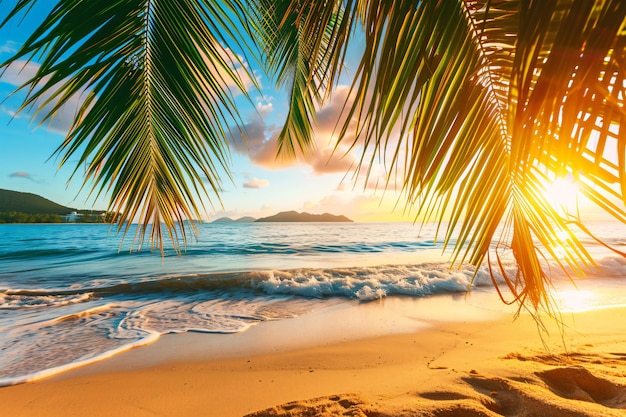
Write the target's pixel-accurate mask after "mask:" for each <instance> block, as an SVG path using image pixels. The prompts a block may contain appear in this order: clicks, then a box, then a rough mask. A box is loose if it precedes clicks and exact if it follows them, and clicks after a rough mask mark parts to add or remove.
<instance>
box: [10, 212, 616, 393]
mask: <svg viewBox="0 0 626 417" xmlns="http://www.w3.org/2000/svg"><path fill="white" fill-rule="evenodd" d="M435 230H436V229H435V228H434V226H432V225H426V226H424V227H423V228H420V227H418V226H414V225H411V224H405V223H340V224H338V223H234V224H230V223H228V224H224V223H209V224H202V225H200V227H199V234H198V236H197V238H194V239H192V240H191V241H189V242H188V246H187V248H186V250H185V251H184V253H183V254H182V255H180V256H179V255H177V254H176V253H175V252H174V251H173V250H171V249H168V251H166V255H165V257H161V254H160V252H159V251H153V252H151V251H149V250H141V251H139V252H135V253H130V250H129V247H130V246H129V245H130V244H131V242H132V234H131V235H129V237H128V238H127V239H126V240H125V241H122V239H121V236H120V235H118V234H116V233H115V232H114V231H113V230H111V228H110V227H109V226H107V225H95V224H84V225H81V224H53V225H0V352H2V354H1V355H0V385H9V384H15V383H20V382H25V381H28V380H33V379H37V378H41V377H43V376H46V375H50V374H54V373H57V372H61V371H63V370H66V369H71V368H73V367H76V366H79V365H81V364H85V363H89V362H93V361H96V360H101V359H104V358H106V357H109V356H111V355H113V354H116V353H118V352H122V351H125V350H128V349H130V348H132V347H136V346H140V345H143V344H147V343H151V342H153V341H154V340H156V339H158V337H159V336H160V335H162V334H166V333H178V332H186V331H201V332H211V333H233V332H242V331H245V330H246V329H248V328H249V327H250V326H253V325H257V324H259V323H262V322H264V321H268V320H278V319H286V318H289V317H294V316H298V315H302V314H307V313H308V312H311V311H314V310H317V309H319V308H323V307H326V306H329V305H333V304H336V303H343V302H355V300H357V301H360V302H367V301H369V300H374V299H378V298H381V297H390V296H410V297H428V296H431V295H434V294H442V293H453V292H463V291H466V290H467V289H468V288H469V286H470V281H471V277H472V275H473V270H472V269H470V268H462V269H459V270H457V269H450V268H449V267H448V264H447V262H446V261H447V259H448V254H447V253H444V250H443V246H442V244H441V243H439V242H436V240H435ZM597 230H598V233H599V234H600V235H601V236H602V237H604V238H605V239H607V240H608V241H609V242H610V243H612V244H613V245H615V246H617V247H619V248H621V249H622V250H624V248H626V238H625V236H626V233H624V227H623V225H614V224H598V225H597ZM131 233H132V231H131ZM452 243H454V242H452ZM587 243H588V244H589V245H591V246H590V247H591V249H592V252H593V253H594V256H596V259H597V261H598V263H599V268H598V269H597V270H595V271H594V272H593V273H592V276H591V278H592V280H593V285H592V287H594V288H612V286H615V285H618V286H622V285H623V283H626V262H624V260H623V259H621V258H616V257H614V256H610V255H609V254H608V253H607V252H606V251H604V250H603V249H602V248H601V247H600V246H598V245H594V243H593V241H587ZM490 283H491V280H490V278H489V276H488V274H487V271H486V270H484V269H481V270H480V271H479V273H478V275H477V279H476V281H475V282H474V285H476V286H483V287H485V288H488V287H489V286H490V285H491V284H490ZM596 294H597V293H596ZM494 297H495V295H494ZM611 297H613V298H611ZM590 299H591V300H592V301H590V302H591V303H592V305H591V307H592V308H593V307H594V306H595V307H598V306H603V305H607V304H612V305H613V304H619V303H622V302H623V301H624V300H626V298H624V299H622V298H620V297H617V296H615V292H614V291H609V290H607V291H606V295H602V296H601V297H599V298H598V297H596V298H593V297H591V298H590Z"/></svg>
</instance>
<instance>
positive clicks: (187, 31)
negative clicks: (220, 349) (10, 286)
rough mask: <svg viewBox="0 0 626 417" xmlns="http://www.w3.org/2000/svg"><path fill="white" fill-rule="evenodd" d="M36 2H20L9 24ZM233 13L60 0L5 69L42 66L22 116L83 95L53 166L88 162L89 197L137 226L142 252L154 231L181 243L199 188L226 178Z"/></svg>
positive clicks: (233, 76) (237, 85) (224, 6)
mask: <svg viewBox="0 0 626 417" xmlns="http://www.w3.org/2000/svg"><path fill="white" fill-rule="evenodd" d="M34 3H35V2H34V1H33V0H21V1H19V2H18V4H17V5H16V6H15V9H14V10H13V11H12V12H11V14H10V15H9V16H8V18H12V17H14V16H15V15H17V14H18V13H19V12H20V11H21V10H23V9H27V8H29V7H31V6H32V5H33V4H34ZM233 14H235V15H237V14H239V15H240V16H244V15H245V11H244V9H243V8H242V6H241V5H240V4H239V3H238V2H237V1H236V0H234V1H226V2H221V1H220V2H211V1H190V0H181V1H175V2H161V1H144V0H124V1H115V2H113V1H107V2H96V1H78V0H61V1H59V2H58V3H57V4H56V6H55V7H54V8H53V10H52V11H51V13H50V15H49V16H48V18H47V19H46V20H45V21H44V22H43V23H42V24H41V26H40V27H38V28H37V29H36V30H35V31H34V32H33V34H32V35H31V36H30V38H29V39H28V40H27V41H26V42H25V44H24V45H23V46H22V48H21V49H20V50H19V51H18V52H17V53H16V54H15V56H13V57H12V58H11V59H10V60H8V61H7V62H5V63H4V64H3V66H4V67H6V66H7V65H10V64H11V63H15V62H16V61H18V60H19V59H22V58H26V59H32V58H35V59H39V63H40V67H39V70H38V72H37V74H36V75H35V76H34V77H33V78H32V79H31V80H29V81H28V82H27V83H25V84H24V85H23V86H22V88H23V89H28V93H29V94H28V97H27V98H26V100H25V102H24V105H23V107H22V109H24V108H26V107H28V106H31V105H34V106H37V107H38V108H39V109H45V108H46V106H47V105H51V106H52V110H51V111H49V112H48V113H46V114H43V115H42V123H43V122H45V121H47V120H50V119H51V118H53V117H54V116H55V113H56V112H57V111H58V110H59V109H60V108H61V107H62V106H63V105H64V104H66V103H67V102H68V100H69V99H70V98H71V97H73V96H75V95H82V96H83V97H84V101H83V103H82V107H81V109H80V112H79V114H78V115H77V117H76V120H75V123H74V125H73V126H72V128H71V130H70V131H69V133H68V135H67V138H66V139H65V141H64V142H63V144H62V145H61V146H60V147H59V148H58V151H57V152H59V153H60V154H61V156H62V157H61V165H63V164H65V163H67V161H68V160H69V159H70V158H72V157H73V155H75V154H78V155H79V163H78V164H77V170H78V167H81V166H83V165H85V164H86V166H87V169H86V172H87V174H86V176H87V180H89V179H91V180H93V183H94V186H93V192H94V193H95V195H99V194H101V193H110V195H111V201H110V209H111V210H113V211H114V212H117V213H119V216H120V217H119V222H120V223H119V225H120V226H119V227H120V228H122V227H123V228H124V229H125V231H127V230H128V228H129V225H130V223H131V221H133V220H137V221H138V223H139V224H140V225H141V228H139V229H138V232H137V235H136V237H137V238H138V242H137V243H138V245H139V246H140V245H141V243H142V242H143V238H144V236H145V235H146V233H148V232H149V233H150V237H151V241H152V244H153V246H154V245H157V246H160V247H161V249H162V248H163V244H162V235H163V228H162V224H163V225H164V226H165V230H167V233H168V234H169V237H170V239H171V240H172V241H174V243H175V245H176V246H178V244H179V243H178V242H179V240H180V239H181V238H182V241H183V243H184V241H185V239H186V232H185V227H177V226H176V225H177V224H179V225H180V224H182V223H183V222H184V221H185V220H187V219H194V218H199V217H200V209H201V208H203V204H202V200H201V196H202V195H205V194H206V193H207V187H206V185H205V183H208V186H209V189H211V190H212V191H214V192H215V194H217V192H218V190H219V189H220V177H221V176H223V175H224V174H225V175H229V174H228V144H227V142H226V132H225V130H224V129H223V126H226V125H227V124H228V123H229V122H232V120H233V119H235V120H238V115H237V112H236V107H235V103H234V97H233V93H234V92H245V90H246V86H245V85H244V82H245V81H244V80H243V79H242V77H241V76H240V75H239V73H238V72H237V71H235V70H234V67H235V66H236V65H240V64H241V63H238V62H236V61H233V60H232V59H230V58H229V55H228V53H227V52H228V51H227V50H226V49H225V48H224V47H223V46H222V43H223V42H225V41H228V42H230V43H231V44H235V42H234V41H233V39H236V38H237V37H238V35H239V34H238V32H236V31H235V29H234V28H236V27H238V26H237V25H238V24H239V23H237V22H234V21H233V20H232V19H231V17H230V16H231V15H233ZM239 26H241V25H240V24H239ZM234 59H236V58H234ZM249 78H250V79H252V77H251V76H249ZM231 89H232V91H231ZM75 173H76V171H75ZM87 180H86V181H87Z"/></svg>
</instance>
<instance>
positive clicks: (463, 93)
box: [342, 0, 626, 310]
mask: <svg viewBox="0 0 626 417" xmlns="http://www.w3.org/2000/svg"><path fill="white" fill-rule="evenodd" d="M625 7H626V5H625V4H624V3H623V2H620V1H617V0H615V1H596V2H593V1H591V2H589V1H579V0H552V1H545V2H544V1H542V2H526V1H488V0H484V1H469V0H467V1H463V0H459V1H449V2H440V1H422V2H418V3H415V2H411V1H392V2H384V3H382V4H381V3H378V2H363V3H362V7H361V8H360V9H359V13H360V15H359V16H360V19H361V21H362V22H363V30H364V31H365V35H366V47H365V53H364V55H363V58H362V61H361V64H360V66H359V72H358V78H357V79H356V80H355V82H354V84H353V87H352V89H353V92H354V95H355V96H356V97H357V100H356V101H355V104H354V106H352V107H351V108H350V109H349V117H347V120H348V123H350V122H352V121H353V120H354V119H356V120H358V123H357V125H358V127H357V129H358V132H357V140H359V141H363V143H364V147H365V150H366V153H368V154H369V155H370V157H369V159H367V158H364V159H362V160H361V166H370V165H371V164H373V163H375V159H374V158H377V157H380V158H381V159H382V160H383V161H385V163H386V164H388V165H387V171H393V170H394V169H395V170H400V171H402V176H403V177H404V179H405V182H404V190H405V191H406V195H407V197H408V201H409V203H410V204H415V205H416V206H417V208H418V212H417V215H418V217H424V218H426V219H429V218H433V217H434V218H435V219H436V220H438V221H439V222H440V224H442V223H443V222H444V220H446V218H448V217H449V219H450V222H449V226H448V228H447V230H446V235H445V243H446V245H447V244H448V243H449V242H451V239H452V237H453V236H457V240H456V243H455V245H454V248H453V258H452V261H453V263H458V264H460V263H463V262H470V263H472V264H474V265H480V264H482V263H483V262H484V261H485V257H486V256H487V254H488V253H489V251H491V250H495V257H491V258H490V260H491V261H494V262H496V264H497V265H504V264H503V262H504V258H503V257H504V256H506V254H509V253H512V255H513V257H514V260H515V262H516V264H517V266H518V269H517V272H516V273H515V274H514V275H513V276H509V275H507V273H506V270H505V268H502V272H503V273H504V275H505V279H506V280H507V284H508V287H509V289H510V290H511V292H512V294H513V298H514V300H515V301H518V302H519V303H520V304H521V305H526V306H529V307H532V308H535V309H537V308H541V307H543V308H545V309H547V310H550V300H549V296H548V291H547V287H548V286H549V285H550V278H549V276H548V272H547V271H546V270H545V265H543V263H542V262H543V260H544V259H553V260H556V262H557V263H558V264H560V265H561V267H562V268H563V270H566V271H569V268H571V269H572V270H574V271H575V272H577V273H583V271H584V270H585V268H586V267H587V266H588V265H590V264H592V263H593V260H592V258H591V257H590V256H589V254H588V253H587V251H586V250H585V248H584V246H583V245H582V244H581V242H580V241H579V240H578V238H577V237H576V235H574V233H573V232H572V229H571V228H572V226H573V225H575V224H577V223H579V221H578V219H573V218H572V215H571V214H563V213H560V212H559V211H558V210H557V208H555V207H554V206H553V205H551V204H550V203H549V202H548V201H547V197H546V195H545V192H544V191H543V188H544V187H545V184H546V181H547V179H548V178H555V177H558V176H561V175H565V174H567V173H569V174H570V175H574V176H575V177H576V178H578V179H579V181H580V182H581V184H582V189H583V192H584V193H585V194H586V195H587V196H589V198H590V199H592V200H593V201H595V202H596V204H597V205H598V206H600V207H601V208H603V209H604V210H605V211H606V212H607V213H609V214H611V215H612V216H614V217H615V218H616V219H618V220H620V221H622V222H626V217H625V215H626V211H625V209H624V207H623V205H620V203H616V202H615V200H616V199H617V200H618V201H619V200H621V201H622V202H623V201H624V187H623V184H624V178H625V177H626V163H625V159H626V158H625V157H624V149H625V148H624V138H623V135H621V136H622V137H620V135H619V126H620V125H621V121H622V118H623V116H624V110H623V105H624V87H625V84H624V68H625V67H624V66H623V63H624V60H623V57H624V53H625V52H626V51H625V50H624V23H625V16H626V10H624V8H625ZM348 123H346V125H345V126H344V128H343V131H342V134H345V133H346V131H347V129H348V127H349V125H348ZM353 146H356V142H355V143H354V144H353ZM609 146H614V147H615V148H616V149H617V150H618V155H619V160H618V161H617V162H615V161H609V160H607V158H606V156H605V153H604V149H605V148H607V147H609ZM598 186H599V188H598ZM501 225H503V229H502V231H501V232H497V231H498V230H500V229H499V227H500V226H501ZM496 233H500V235H499V236H497V235H496ZM563 233H566V234H567V235H568V236H569V238H568V239H567V241H566V242H563V241H562V239H561V238H559V236H560V235H562V234H563ZM494 242H497V245H495V247H494ZM557 247H559V248H562V247H565V249H566V256H565V257H564V258H563V257H561V256H560V254H559V253H557V252H558V251H557V249H556V248H557Z"/></svg>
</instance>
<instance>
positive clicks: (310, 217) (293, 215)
mask: <svg viewBox="0 0 626 417" xmlns="http://www.w3.org/2000/svg"><path fill="white" fill-rule="evenodd" d="M256 221H257V222H352V220H350V219H349V218H347V217H346V216H335V215H334V214H329V213H324V214H310V213H306V212H304V213H298V212H296V211H293V210H292V211H282V212H280V213H278V214H275V215H273V216H269V217H263V218H261V219H258V220H256Z"/></svg>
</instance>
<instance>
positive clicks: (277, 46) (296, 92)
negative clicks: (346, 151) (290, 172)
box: [251, 0, 353, 157]
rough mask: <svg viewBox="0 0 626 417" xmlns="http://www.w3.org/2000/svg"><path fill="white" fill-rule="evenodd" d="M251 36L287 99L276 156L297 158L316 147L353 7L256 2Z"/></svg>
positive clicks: (331, 3) (336, 3)
mask: <svg viewBox="0 0 626 417" xmlns="http://www.w3.org/2000/svg"><path fill="white" fill-rule="evenodd" d="M251 3H252V5H253V7H252V8H253V10H254V13H253V17H254V20H253V22H254V26H255V27H256V28H257V30H256V32H255V34H256V36H257V38H258V39H257V41H258V43H259V44H260V45H261V54H262V60H263V64H264V66H265V68H266V70H267V71H268V72H269V73H270V74H271V75H272V76H274V77H275V78H276V82H277V84H278V85H279V86H283V87H286V88H287V90H288V94H289V100H290V103H289V113H288V115H287V117H286V119H285V124H284V125H283V128H282V130H281V132H280V134H279V136H278V155H279V156H281V155H284V156H286V157H295V156H296V151H297V149H299V150H301V151H307V150H309V149H310V148H312V147H313V146H314V142H313V138H312V133H311V132H312V126H313V125H314V123H315V112H316V110H317V106H318V105H319V104H321V103H323V102H324V100H325V99H326V98H328V94H329V93H330V91H331V87H332V86H333V85H334V84H335V82H336V80H337V77H338V76H339V74H340V72H341V67H342V63H343V58H344V55H345V47H346V45H347V42H348V40H349V37H350V30H351V28H352V25H351V18H350V16H349V15H344V7H346V6H347V7H350V6H351V5H352V3H353V1H351V0H349V1H347V2H344V1H312V0H311V1H299V2H292V1H290V0H281V1H269V0H254V1H252V2H251Z"/></svg>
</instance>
